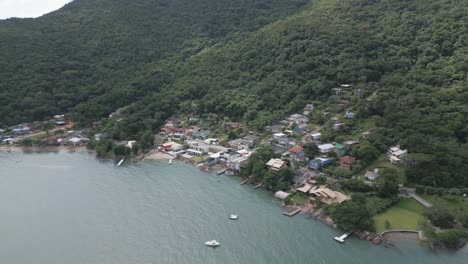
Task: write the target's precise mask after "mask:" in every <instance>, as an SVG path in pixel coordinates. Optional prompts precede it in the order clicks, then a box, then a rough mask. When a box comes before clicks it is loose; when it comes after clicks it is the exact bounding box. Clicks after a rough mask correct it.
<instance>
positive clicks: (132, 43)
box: [0, 0, 305, 126]
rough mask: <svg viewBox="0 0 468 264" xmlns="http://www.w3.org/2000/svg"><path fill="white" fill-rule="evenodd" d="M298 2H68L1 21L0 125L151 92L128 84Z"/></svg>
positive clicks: (99, 110) (105, 106) (90, 115)
mask: <svg viewBox="0 0 468 264" xmlns="http://www.w3.org/2000/svg"><path fill="white" fill-rule="evenodd" d="M304 4H305V1H304V0H289V1H283V0H256V1H244V0H234V1H232V0H191V1H188V0H132V1H127V0H75V1H73V2H72V3H70V4H68V5H67V6H65V7H64V8H62V9H61V10H59V11H56V12H53V13H51V14H48V15H46V16H43V17H41V18H38V19H9V20H6V21H0V80H1V82H0V126H4V125H12V124H16V123H18V122H23V121H33V120H38V119H42V118H44V117H47V116H51V115H54V114H57V113H60V112H68V111H70V110H71V109H72V108H73V107H75V106H76V105H78V104H80V103H83V102H87V103H88V102H89V103H90V105H91V106H92V108H89V105H87V106H85V107H84V108H85V109H87V110H89V111H88V112H87V113H86V114H87V115H86V116H85V117H84V118H85V119H86V120H92V119H96V118H100V117H102V116H103V115H105V114H108V113H110V112H111V111H113V110H115V108H117V107H121V106H124V105H126V104H129V103H130V102H132V101H134V100H137V99H141V98H142V97H144V96H145V95H146V94H147V92H150V91H154V90H157V89H158V88H159V85H160V83H161V82H163V81H164V79H165V78H166V76H162V75H159V74H158V73H157V72H153V74H152V76H153V77H155V79H157V80H156V81H154V82H153V83H152V84H151V85H150V86H147V87H141V86H138V84H136V83H134V82H133V80H134V79H135V78H137V77H138V74H139V72H140V71H142V70H144V69H147V68H151V67H152V66H153V65H154V64H157V63H158V62H159V61H161V60H162V59H164V58H167V57H169V56H171V55H172V54H177V55H180V57H179V58H180V60H181V61H183V60H184V59H185V58H188V57H189V56H190V55H193V54H196V53H197V52H198V51H199V50H201V49H203V48H204V47H206V46H211V45H214V44H215V43H219V42H223V41H226V40H228V39H229V38H231V37H233V36H234V35H239V36H242V35H243V34H244V33H246V32H250V31H253V30H256V29H258V28H260V27H262V26H264V25H266V24H268V23H270V22H272V21H275V20H277V19H280V18H282V17H284V16H287V15H290V14H292V13H294V12H295V11H297V10H298V9H299V8H300V7H301V6H303V5H304Z"/></svg>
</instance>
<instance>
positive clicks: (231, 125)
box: [224, 122, 240, 129]
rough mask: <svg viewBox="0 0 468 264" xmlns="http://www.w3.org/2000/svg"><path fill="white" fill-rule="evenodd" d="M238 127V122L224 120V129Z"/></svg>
mask: <svg viewBox="0 0 468 264" xmlns="http://www.w3.org/2000/svg"><path fill="white" fill-rule="evenodd" d="M239 127H240V123H236V122H225V123H224V128H226V129H237V128H239Z"/></svg>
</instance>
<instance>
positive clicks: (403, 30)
mask: <svg viewBox="0 0 468 264" xmlns="http://www.w3.org/2000/svg"><path fill="white" fill-rule="evenodd" d="M111 3H112V4H111ZM303 4H304V2H302V1H286V0H269V1H267V0H263V1H241V0H235V1H232V0H231V1H228V0H217V1H214V0H204V1H202V0H198V1H188V0H177V1H162V0H159V1H150V0H138V1H110V0H107V1H106V0H101V1H97V0H95V1H85V0H81V1H79V0H77V1H75V2H74V3H73V4H71V5H68V6H67V7H66V8H64V9H62V10H60V11H58V12H55V13H54V14H51V15H49V16H45V17H43V18H41V19H38V20H10V21H3V22H1V23H0V78H1V79H2V82H0V93H1V94H0V118H1V119H0V122H3V123H4V124H10V123H14V122H20V121H22V120H31V119H36V118H42V117H44V116H47V115H51V114H53V113H56V112H59V111H67V110H68V112H71V113H73V115H74V117H75V120H77V121H79V122H80V123H82V124H85V123H87V122H90V121H92V120H95V119H98V118H100V117H103V116H105V115H106V114H108V113H110V112H111V111H113V110H115V109H116V108H118V107H121V106H125V105H130V106H129V107H128V108H126V111H124V113H123V116H122V119H119V122H115V123H113V122H106V123H105V124H104V127H103V128H102V129H103V130H105V131H106V132H107V133H108V134H109V135H111V137H112V138H114V139H116V140H122V139H129V138H134V139H139V140H140V139H141V141H151V138H152V137H151V135H152V134H153V133H154V132H155V131H157V130H158V129H159V127H160V126H161V124H162V121H163V120H164V118H166V117H168V116H169V115H172V114H174V113H192V112H196V113H198V114H200V115H206V114H209V113H214V114H217V115H219V116H221V117H222V118H223V117H224V118H229V119H233V120H241V121H244V122H245V123H247V124H249V125H250V126H252V127H254V128H256V129H262V128H263V127H264V126H265V125H270V124H272V123H273V122H274V121H276V120H278V119H280V118H282V117H283V116H284V115H285V114H286V113H291V112H294V111H297V110H299V109H300V108H302V107H303V106H304V104H305V103H306V102H310V101H311V100H319V101H322V102H325V101H327V100H328V101H329V99H328V98H329V96H330V95H331V90H330V89H331V88H333V87H334V86H335V85H337V84H339V83H352V84H353V85H354V86H355V87H358V88H361V90H362V94H361V96H355V97H352V98H347V99H349V100H350V101H351V104H352V106H353V111H355V112H357V113H358V117H359V118H360V119H362V120H371V121H372V123H373V124H375V127H374V131H373V132H374V133H373V136H372V137H371V138H370V139H369V140H370V141H371V143H372V145H373V146H375V147H377V148H378V149H379V150H380V151H381V152H384V151H386V148H387V147H388V146H390V145H391V144H398V143H399V144H401V145H402V147H407V148H409V149H410V152H412V153H415V155H412V157H411V158H412V160H411V166H410V167H409V168H408V175H407V176H408V179H409V180H410V181H413V182H415V183H422V184H426V185H433V186H446V187H448V186H450V187H456V186H467V184H468V182H467V180H468V163H467V162H466V160H468V146H467V143H468V122H467V121H468V88H467V86H468V85H467V71H468V66H467V65H468V32H467V22H468V21H467V20H468V16H467V15H466V14H467V5H466V1H465V0H433V1H423V0H416V1H413V0H346V1H342V0H314V1H310V2H309V3H308V4H307V5H305V6H302V5H303ZM299 7H300V8H299ZM270 22H271V23H270ZM369 83H373V85H369ZM328 103H330V102H328ZM343 136H344V135H342V134H339V133H332V134H331V135H330V138H329V139H330V140H334V139H337V138H340V137H341V138H342V137H343Z"/></svg>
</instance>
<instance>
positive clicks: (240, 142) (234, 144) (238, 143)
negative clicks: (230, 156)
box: [228, 138, 251, 149]
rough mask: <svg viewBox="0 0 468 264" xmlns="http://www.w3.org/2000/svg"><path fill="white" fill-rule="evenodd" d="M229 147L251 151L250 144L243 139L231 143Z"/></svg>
mask: <svg viewBox="0 0 468 264" xmlns="http://www.w3.org/2000/svg"><path fill="white" fill-rule="evenodd" d="M228 146H229V147H230V148H233V149H250V147H251V145H250V142H249V141H247V140H245V139H242V138H238V139H234V140H231V141H229V142H228Z"/></svg>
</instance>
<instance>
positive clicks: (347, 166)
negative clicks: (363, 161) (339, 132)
mask: <svg viewBox="0 0 468 264" xmlns="http://www.w3.org/2000/svg"><path fill="white" fill-rule="evenodd" d="M354 164H356V158H354V157H351V156H344V157H342V158H341V159H340V168H341V169H343V170H351V169H352V168H353V166H354Z"/></svg>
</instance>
